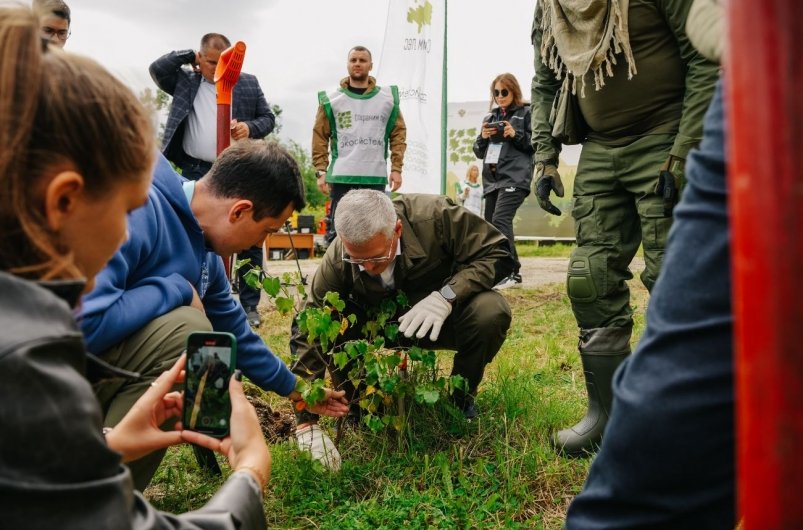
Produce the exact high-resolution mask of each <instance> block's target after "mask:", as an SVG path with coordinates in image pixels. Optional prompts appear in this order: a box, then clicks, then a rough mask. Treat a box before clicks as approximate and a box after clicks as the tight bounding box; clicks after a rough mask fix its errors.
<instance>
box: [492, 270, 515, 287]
mask: <svg viewBox="0 0 803 530" xmlns="http://www.w3.org/2000/svg"><path fill="white" fill-rule="evenodd" d="M511 287H521V275H520V274H518V273H515V272H514V273H513V274H511V275H510V276H508V277H507V278H505V279H503V280H502V281H501V282H499V283H497V284H496V285H494V291H501V290H502V289H509V288H511Z"/></svg>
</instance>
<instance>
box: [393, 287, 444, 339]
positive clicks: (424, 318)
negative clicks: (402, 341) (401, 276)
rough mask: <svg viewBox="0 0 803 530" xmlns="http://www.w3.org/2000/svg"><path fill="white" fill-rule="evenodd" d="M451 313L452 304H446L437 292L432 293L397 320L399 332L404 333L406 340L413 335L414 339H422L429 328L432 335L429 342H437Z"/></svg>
mask: <svg viewBox="0 0 803 530" xmlns="http://www.w3.org/2000/svg"><path fill="white" fill-rule="evenodd" d="M451 312H452V304H450V303H449V302H447V301H446V298H444V297H443V295H441V293H439V292H438V291H432V294H430V295H429V296H427V297H426V298H424V299H423V300H421V301H420V302H418V303H417V304H415V305H414V306H413V307H412V308H411V309H410V310H409V311H408V312H406V313H405V314H403V315H402V316H401V317H400V318H399V331H401V332H402V333H404V336H405V337H407V338H408V339H409V338H410V337H412V336H413V334H414V333H415V336H416V337H418V338H419V339H423V338H424V336H426V334H427V332H428V331H429V330H430V328H431V329H432V333H430V334H429V340H431V341H432V342H435V341H436V340H438V335H440V333H441V328H442V327H443V323H444V321H445V320H446V317H448V316H449V313H451ZM416 330H418V333H416Z"/></svg>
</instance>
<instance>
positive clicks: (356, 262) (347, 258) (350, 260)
mask: <svg viewBox="0 0 803 530" xmlns="http://www.w3.org/2000/svg"><path fill="white" fill-rule="evenodd" d="M395 241H396V234H395V233H394V234H393V238H392V239H391V240H390V248H388V255H387V256H384V257H382V258H364V259H361V258H352V257H351V256H349V255H348V254H346V253H345V252H343V250H342V249H341V251H340V259H342V260H343V261H345V262H346V263H351V264H352V265H363V264H365V263H385V262H386V261H390V260H391V258H392V257H393V250H394V248H395V245H394V242H395Z"/></svg>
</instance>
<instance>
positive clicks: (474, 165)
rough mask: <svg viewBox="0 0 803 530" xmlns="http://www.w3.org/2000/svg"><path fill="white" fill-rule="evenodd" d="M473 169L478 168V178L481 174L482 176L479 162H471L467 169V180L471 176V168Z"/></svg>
mask: <svg viewBox="0 0 803 530" xmlns="http://www.w3.org/2000/svg"><path fill="white" fill-rule="evenodd" d="M472 169H476V170H477V178H479V176H480V168H479V167H477V164H469V165H468V168H467V169H466V180H469V179H470V178H471V170H472Z"/></svg>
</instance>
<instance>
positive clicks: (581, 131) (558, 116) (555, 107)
mask: <svg viewBox="0 0 803 530" xmlns="http://www.w3.org/2000/svg"><path fill="white" fill-rule="evenodd" d="M571 85H572V82H571V81H570V76H569V75H567V76H566V78H565V79H564V80H563V85H561V87H560V90H559V91H558V93H557V94H556V95H555V101H553V102H552V110H551V111H550V113H549V123H550V125H552V137H553V138H555V139H556V140H557V141H559V142H560V143H562V144H564V145H576V144H579V143H582V142H583V141H584V140H585V139H586V136H587V134H588V125H586V122H585V120H584V119H583V115H582V113H581V112H580V105H579V104H578V102H577V95H576V94H572V87H571Z"/></svg>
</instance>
